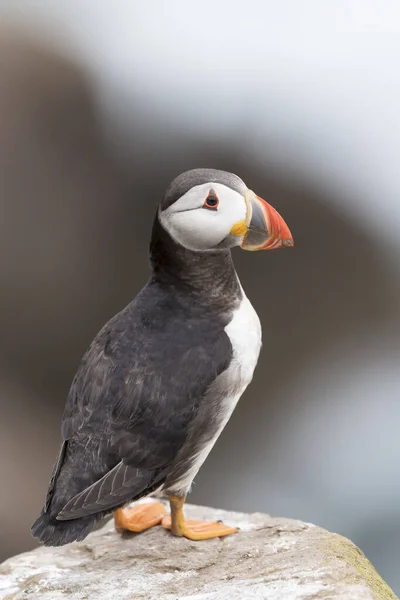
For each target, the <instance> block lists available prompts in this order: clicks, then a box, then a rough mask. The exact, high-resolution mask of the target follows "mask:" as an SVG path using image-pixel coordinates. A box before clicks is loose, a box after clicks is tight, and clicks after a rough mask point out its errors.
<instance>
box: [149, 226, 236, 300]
mask: <svg viewBox="0 0 400 600" xmlns="http://www.w3.org/2000/svg"><path fill="white" fill-rule="evenodd" d="M150 262H151V266H152V269H153V277H154V278H155V279H156V280H157V281H158V282H160V283H162V284H166V285H169V286H172V287H176V288H177V289H179V290H180V291H184V290H186V291H187V293H190V295H191V296H192V297H194V298H198V299H201V302H202V303H203V304H207V305H209V306H210V307H212V308H213V307H215V308H217V307H218V306H221V307H224V306H226V304H227V303H228V304H229V303H230V302H236V301H237V300H240V298H241V295H242V293H241V288H240V284H239V280H238V278H237V275H236V271H235V267H234V265H233V261H232V257H231V252H230V250H227V249H224V250H222V249H221V250H215V251H205V252H198V251H196V252H195V251H192V250H188V249H187V248H184V247H183V246H181V245H180V244H178V243H177V242H175V240H173V239H172V238H171V236H170V235H169V233H167V232H166V231H165V229H164V228H163V227H162V225H161V224H160V222H159V220H158V217H157V216H156V218H155V220H154V224H153V231H152V236H151V243H150Z"/></svg>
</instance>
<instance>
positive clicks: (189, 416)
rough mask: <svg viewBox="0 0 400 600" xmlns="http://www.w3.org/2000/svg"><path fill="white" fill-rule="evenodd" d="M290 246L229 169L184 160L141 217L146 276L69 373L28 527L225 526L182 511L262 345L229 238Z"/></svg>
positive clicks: (66, 530) (243, 243)
mask: <svg viewBox="0 0 400 600" xmlns="http://www.w3.org/2000/svg"><path fill="white" fill-rule="evenodd" d="M290 246H293V237H292V235H291V233H290V230H289V228H288V226H287V225H286V223H285V221H284V220H283V218H282V217H281V216H280V215H279V213H278V212H277V211H276V210H275V209H274V208H273V207H272V206H271V205H270V204H268V203H267V202H266V201H265V200H263V199H262V198H260V197H259V196H257V195H256V194H255V193H254V192H253V191H251V190H250V189H249V188H247V186H246V185H245V183H244V182H243V181H242V179H240V178H239V177H238V176H237V175H234V174H233V173H229V172H226V171H220V170H215V169H208V168H204V169H193V170H190V171H187V172H185V173H182V174H181V175H179V176H178V177H176V178H175V179H174V180H173V181H172V183H171V184H170V185H169V187H168V188H167V190H166V193H165V195H164V197H163V199H162V200H161V203H160V204H159V206H158V209H157V211H156V215H155V219H154V223H153V228H152V234H151V241H150V265H151V275H150V278H149V281H148V282H147V284H146V285H145V286H144V287H143V288H142V290H141V291H140V292H139V294H138V295H137V296H136V297H135V298H134V299H133V300H132V301H131V302H130V303H129V304H128V305H127V306H126V307H125V308H123V309H122V310H121V311H120V312H119V313H118V314H117V315H115V316H114V317H113V318H111V320H110V321H109V322H108V323H107V324H106V325H105V326H104V327H103V328H102V329H101V330H100V332H99V333H98V334H97V336H96V337H95V338H94V340H93V342H92V343H91V345H90V346H89V348H88V350H87V351H86V354H85V355H84V357H83V359H82V361H81V363H80V365H79V367H78V370H77V373H76V375H75V377H74V379H73V381H72V384H71V387H70V391H69V393H68V396H67V400H66V405H65V410H64V414H63V418H62V425H61V438H62V441H61V447H60V450H59V454H58V457H57V460H56V462H55V466H54V468H53V472H52V475H51V479H50V483H49V486H48V491H47V496H46V499H45V502H44V506H43V508H42V510H41V514H40V516H39V518H38V519H37V520H36V522H35V523H34V524H33V526H32V533H33V536H35V537H37V538H38V539H39V540H40V541H41V542H42V543H44V544H45V545H47V546H61V545H64V544H67V543H70V542H74V541H81V540H83V539H84V538H85V537H86V536H87V535H88V534H89V532H90V531H91V530H92V529H93V528H94V527H95V525H96V524H97V522H98V521H100V520H101V519H104V518H105V517H107V516H110V515H112V514H114V523H115V528H116V530H117V531H119V532H124V531H132V532H135V533H140V532H142V531H145V530H147V529H149V528H150V527H153V526H156V525H161V526H162V527H163V528H165V529H166V530H169V531H170V532H171V533H172V534H173V535H175V536H180V537H185V538H187V539H189V540H195V541H197V540H207V539H210V538H215V537H223V536H226V535H230V534H233V533H236V532H237V529H235V528H232V527H228V526H227V525H225V524H224V523H221V522H219V521H218V522H203V521H192V520H187V519H185V516H184V510H183V507H184V503H185V499H186V497H187V494H188V493H189V491H190V489H191V485H192V482H193V479H194V477H195V476H196V474H197V473H198V471H199V469H200V467H201V465H202V464H203V462H204V461H205V459H206V458H207V456H208V454H209V453H210V451H211V449H212V447H213V446H214V444H215V442H216V440H217V439H218V437H219V435H220V434H221V432H222V430H223V429H224V427H225V425H226V424H227V422H228V420H229V418H230V416H231V414H232V412H233V410H234V408H235V406H236V404H237V402H238V400H239V398H240V397H241V396H242V394H243V392H244V391H245V389H246V388H247V386H248V385H249V383H250V382H251V380H252V377H253V372H254V369H255V367H256V364H257V361H258V358H259V353H260V349H261V326H260V320H259V318H258V316H257V313H256V312H255V310H254V308H253V307H252V305H251V303H250V301H249V300H248V298H247V296H246V294H245V292H244V291H243V288H242V286H241V284H240V281H239V278H238V276H237V274H236V271H235V267H234V264H233V261H232V256H231V250H232V249H233V248H235V247H240V248H242V249H243V250H250V251H257V250H272V249H277V248H284V247H290ZM143 499H144V500H143ZM168 502H169V509H170V510H169V511H168Z"/></svg>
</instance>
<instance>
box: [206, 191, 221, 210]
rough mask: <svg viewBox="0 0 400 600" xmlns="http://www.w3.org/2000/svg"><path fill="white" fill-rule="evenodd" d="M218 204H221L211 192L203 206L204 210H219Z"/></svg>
mask: <svg viewBox="0 0 400 600" xmlns="http://www.w3.org/2000/svg"><path fill="white" fill-rule="evenodd" d="M218 204H219V200H218V198H217V196H216V194H215V193H214V192H210V193H209V194H208V196H207V198H206V199H205V202H204V204H203V208H209V209H211V210H217V209H218Z"/></svg>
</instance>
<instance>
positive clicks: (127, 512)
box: [114, 502, 167, 533]
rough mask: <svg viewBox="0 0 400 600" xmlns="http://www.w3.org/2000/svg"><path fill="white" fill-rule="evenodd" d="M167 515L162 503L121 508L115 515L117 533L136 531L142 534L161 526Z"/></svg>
mask: <svg viewBox="0 0 400 600" xmlns="http://www.w3.org/2000/svg"><path fill="white" fill-rule="evenodd" d="M166 514H167V511H166V509H165V506H164V505H163V504H161V502H148V503H147V502H146V503H144V504H137V505H136V506H132V507H130V508H119V509H118V510H116V511H115V513H114V524H115V529H116V530H117V531H120V532H122V531H134V532H135V533H140V532H141V531H146V529H150V527H154V525H159V524H160V523H161V521H162V520H163V517H164V516H165V515H166Z"/></svg>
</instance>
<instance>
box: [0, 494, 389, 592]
mask: <svg viewBox="0 0 400 600" xmlns="http://www.w3.org/2000/svg"><path fill="white" fill-rule="evenodd" d="M186 515H187V516H188V517H190V518H197V519H208V520H216V519H222V520H223V521H224V522H225V523H227V524H228V525H233V526H237V527H240V529H241V532H240V533H239V534H237V535H233V536H229V537H227V538H225V539H214V540H209V541H206V542H190V541H188V540H186V539H182V538H174V537H173V536H171V535H170V533H169V532H167V531H165V530H164V529H163V528H162V527H155V528H153V529H151V530H149V531H147V532H145V533H142V534H140V535H134V534H132V535H130V534H126V535H124V536H121V535H119V534H117V533H116V532H115V530H114V528H113V523H112V521H110V522H108V523H107V524H106V525H105V526H104V527H102V528H101V529H99V530H98V531H96V532H94V533H92V534H91V535H90V536H89V537H87V538H86V540H85V541H84V542H81V543H74V544H70V545H69V546H64V547H62V548H44V547H41V548H39V549H36V550H33V551H32V552H27V553H25V554H20V555H19V556H15V557H13V558H10V559H8V560H7V561H6V562H4V563H3V564H2V565H0V599H1V600H34V599H35V600H39V599H40V600H61V599H63V600H91V599H92V598H93V599H95V600H153V599H154V600H247V599H249V600H250V599H251V600H261V599H263V600H264V599H265V600H299V599H301V600H303V599H304V600H306V599H310V600H311V599H314V600H315V599H318V598H322V599H325V600H327V599H333V598H335V599H336V598H337V599H340V600H384V599H385V600H389V599H390V600H396V598H397V597H396V596H395V595H394V593H393V592H392V591H391V589H390V588H389V587H388V585H387V584H386V583H385V582H384V581H383V580H382V579H381V577H380V576H379V575H378V574H377V573H376V571H375V569H374V568H373V566H372V565H371V563H370V562H369V561H368V560H367V559H366V558H365V556H364V555H363V554H362V552H361V551H360V550H359V549H358V548H356V546H354V545H353V544H352V542H350V541H349V540H347V539H346V538H343V537H341V536H339V535H336V534H332V533H329V532H328V531H325V530H324V529H321V528H319V527H316V526H314V525H310V524H308V523H303V522H301V521H294V520H290V519H283V518H282V519H281V518H272V517H270V516H268V515H265V514H261V513H255V514H251V515H248V514H242V513H234V512H227V511H222V510H214V509H211V508H205V507H199V506H191V505H188V506H187V507H186Z"/></svg>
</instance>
